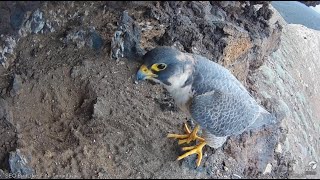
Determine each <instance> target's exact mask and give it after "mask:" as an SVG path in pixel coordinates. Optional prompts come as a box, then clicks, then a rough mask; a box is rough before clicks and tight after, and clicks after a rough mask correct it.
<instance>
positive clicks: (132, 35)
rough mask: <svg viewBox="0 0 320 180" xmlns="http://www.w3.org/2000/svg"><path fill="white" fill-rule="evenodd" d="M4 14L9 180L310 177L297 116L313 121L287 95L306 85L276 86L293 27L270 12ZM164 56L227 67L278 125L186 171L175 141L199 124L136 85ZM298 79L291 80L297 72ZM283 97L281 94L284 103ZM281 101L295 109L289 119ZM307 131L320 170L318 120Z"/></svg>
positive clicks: (192, 7) (185, 7)
mask: <svg viewBox="0 0 320 180" xmlns="http://www.w3.org/2000/svg"><path fill="white" fill-rule="evenodd" d="M259 3H260V4H259ZM0 8H1V9H0V23H1V24H2V25H3V26H2V27H1V28H0V33H1V40H0V52H1V53H0V61H1V63H2V65H3V66H2V67H0V79H1V81H0V90H1V91H0V92H1V98H0V105H1V106H0V108H1V109H0V134H1V139H0V149H1V150H0V177H22V176H23V177H31V178H77V177H79V178H244V177H246V178H261V177H266V178H279V177H280V178H287V177H291V176H293V175H295V174H297V173H298V174H301V173H300V172H298V171H296V169H297V168H295V167H297V166H296V165H295V162H296V161H295V159H297V157H298V156H299V153H300V152H301V151H302V150H303V149H302V150H301V151H295V150H293V151H292V149H295V148H293V147H291V145H292V144H295V139H298V140H299V138H300V136H295V137H296V138H294V136H290V133H291V134H297V133H298V132H299V129H297V128H295V127H293V126H292V123H291V120H290V117H293V118H295V117H296V116H295V114H294V113H293V112H295V111H297V113H296V115H297V116H298V117H300V118H302V117H303V115H301V114H302V113H303V114H304V116H307V114H306V113H309V114H310V112H308V111H307V109H305V110H306V111H303V112H302V111H301V112H302V113H301V114H299V112H300V111H299V109H298V110H297V109H295V111H293V108H294V107H296V108H298V107H299V108H300V109H303V106H298V105H296V104H294V103H293V104H290V103H289V102H291V101H290V100H292V97H291V98H290V96H289V97H286V96H285V94H286V93H285V92H286V90H287V86H290V87H292V86H297V87H296V88H297V89H299V85H300V84H299V83H297V84H295V83H293V82H291V84H290V83H286V84H285V82H283V81H280V80H278V79H276V78H274V79H272V81H271V80H270V79H266V78H267V76H266V75H265V74H267V75H268V73H269V72H270V73H272V72H273V71H275V73H278V74H279V73H280V74H281V73H282V72H283V71H284V69H285V67H284V66H281V68H282V69H283V71H281V68H279V67H278V66H271V65H274V64H275V63H274V61H273V60H272V58H273V59H274V58H275V57H277V56H276V55H277V54H276V53H277V52H278V54H279V52H282V51H287V49H288V48H289V47H291V45H292V44H294V43H291V44H290V43H289V44H290V45H287V46H285V45H280V46H279V44H280V40H281V39H280V36H281V32H282V27H285V24H284V23H283V22H282V24H281V21H280V22H279V21H277V20H278V19H277V18H276V17H278V16H272V14H273V13H272V10H270V8H269V2H268V1H267V2H263V3H262V2H259V1H257V2H256V4H253V2H248V1H244V2H237V1H234V2H210V3H209V2H0ZM125 10H126V11H125ZM285 29H286V28H285ZM285 32H290V31H285ZM291 33H294V32H291ZM284 34H285V35H290V36H292V34H290V33H289V34H288V33H284ZM281 38H282V39H285V38H283V37H281ZM307 38H309V37H307ZM287 39H290V38H287ZM310 40H311V37H310ZM288 41H289V40H288ZM159 45H168V46H174V47H176V48H178V49H180V50H182V51H186V52H192V53H197V54H201V55H203V56H205V57H208V58H210V59H212V60H213V61H215V62H218V63H220V64H222V65H224V66H225V67H227V68H228V69H230V71H232V72H233V73H234V74H235V76H236V77H237V78H238V79H239V80H240V81H241V82H242V83H243V84H244V85H245V86H246V87H247V88H248V89H249V90H250V92H251V93H252V94H253V95H254V96H255V97H256V98H257V100H258V101H259V102H261V103H262V104H263V105H264V106H265V107H266V108H267V109H268V110H269V111H271V112H273V113H274V114H275V115H276V116H277V118H278V121H279V123H278V124H276V125H274V126H271V127H268V128H265V129H263V130H261V131H257V132H246V133H244V134H242V135H241V136H236V137H231V138H230V139H228V141H227V143H226V144H225V145H224V146H223V147H222V148H220V149H211V148H209V147H205V148H204V158H203V161H202V164H201V165H200V167H198V168H195V159H196V156H195V155H193V156H190V157H188V158H186V159H184V160H181V161H176V160H175V159H176V158H177V156H178V155H180V154H181V153H182V152H181V149H180V147H179V146H178V144H177V143H176V141H174V140H171V139H167V138H166V135H167V133H174V132H175V133H178V132H180V133H182V130H183V129H182V124H183V122H185V121H187V120H189V118H188V117H186V116H185V115H184V114H182V113H181V112H180V111H178V110H177V108H176V107H175V105H174V103H173V100H172V99H171V97H170V96H169V95H168V94H167V93H166V92H165V91H164V89H162V87H161V86H159V85H151V84H150V83H147V82H144V83H142V84H135V83H134V78H135V72H136V71H137V69H138V67H139V65H140V64H141V63H140V62H139V60H140V59H141V58H140V57H141V55H143V53H144V52H145V51H147V50H149V49H151V48H153V47H156V46H159ZM282 46H284V48H282V50H281V47H282ZM278 47H280V50H278V51H276V50H277V49H278ZM316 47H319V46H316ZM274 51H276V52H275V53H273V52H274ZM272 53H273V54H272ZM315 57H316V56H315ZM279 62H280V61H279ZM284 64H285V63H284ZM295 64H296V63H292V65H295ZM302 65H303V63H302V64H301V66H302ZM277 67H278V68H277ZM268 68H269V69H272V70H270V71H268ZM290 68H291V67H290ZM290 68H288V69H285V70H288V71H287V73H284V77H282V79H285V80H288V78H287V77H286V76H285V75H288V74H289V73H297V72H291V71H290ZM261 69H262V70H261ZM265 69H267V71H265ZM271 71H272V72H271ZM266 72H267V73H266ZM285 72H286V71H285ZM298 72H300V73H302V71H298ZM272 75H274V74H272ZM274 76H276V75H274ZM291 76H293V75H291ZM291 76H290V77H291ZM276 77H278V76H276ZM306 77H308V76H306ZM271 78H272V77H271ZM292 78H295V77H292ZM276 80H278V81H276ZM268 84H269V85H270V84H271V85H272V86H267V85H268ZM315 84H316V83H315ZM288 88H289V87H288ZM275 89H280V90H279V91H281V90H282V94H273V93H275V92H277V91H275ZM297 89H294V88H292V89H291V90H290V89H289V90H290V92H291V93H295V92H297ZM316 89H317V88H316V85H314V90H316ZM306 92H309V91H306ZM279 96H280V97H282V101H280V100H281V99H280V98H278V97H279ZM268 97H273V98H268ZM303 97H304V96H303V95H301V96H298V95H297V98H296V99H297V102H296V103H298V100H299V102H300V100H301V101H303V102H304V103H305V104H308V101H307V97H305V98H303ZM308 97H309V96H308ZM274 99H278V101H275V100H274ZM279 102H284V103H285V104H287V106H288V107H290V108H289V109H284V110H283V107H285V106H281V107H280V106H278V104H279ZM304 106H307V105H304ZM311 106H312V105H310V107H311ZM312 107H313V106H312ZM315 107H316V106H315ZM315 110H316V109H315ZM312 112H313V111H312ZM315 112H316V111H315ZM290 115H291V116H290ZM310 116H311V115H310ZM313 116H314V115H313V114H312V117H313ZM308 117H309V116H308ZM314 119H316V116H314ZM314 119H312V120H314ZM303 123H305V124H306V125H303ZM280 124H281V126H280ZM297 125H299V127H300V129H302V130H303V132H307V134H306V137H305V140H304V141H301V142H300V144H301V146H303V147H308V148H307V150H305V151H303V152H305V154H304V155H305V156H303V157H301V158H302V160H301V161H303V162H301V163H300V162H299V160H298V164H297V165H298V166H299V165H302V164H303V165H305V164H306V163H309V162H307V161H309V160H310V161H315V162H318V160H317V159H315V158H313V157H316V156H317V154H316V153H317V152H319V145H318V144H319V139H317V138H319V137H315V136H314V135H315V134H316V133H314V132H316V131H317V129H316V128H318V129H319V126H317V125H316V124H314V125H311V122H310V121H309V119H308V118H307V117H305V121H303V120H301V123H300V121H299V123H297ZM284 127H291V129H292V128H294V129H293V131H292V132H291V131H290V130H288V129H290V128H284ZM297 127H298V126H297ZM308 128H311V130H312V131H311V130H310V129H308ZM309 130H310V131H309ZM288 132H289V133H288ZM298 134H299V133H298ZM309 135H310V137H309ZM314 143H316V144H314ZM279 144H280V145H279ZM288 144H289V145H288ZM287 145H288V146H287ZM307 145H308V146H307ZM312 148H313V150H312ZM280 150H281V151H280ZM310 153H311V154H310ZM309 155H310V156H309ZM305 157H308V158H309V159H307V161H306V160H304V158H305ZM299 163H300V164H299ZM312 167H314V163H313V164H312ZM295 171H296V172H295ZM312 172H313V171H312ZM318 174H319V173H318ZM18 175H20V176H18ZM303 175H304V174H303ZM312 177H313V176H312Z"/></svg>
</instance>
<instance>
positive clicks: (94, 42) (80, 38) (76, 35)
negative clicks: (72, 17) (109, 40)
mask: <svg viewBox="0 0 320 180" xmlns="http://www.w3.org/2000/svg"><path fill="white" fill-rule="evenodd" d="M64 43H67V44H68V43H73V44H75V45H76V46H77V48H79V49H80V48H83V47H85V46H88V47H90V48H91V49H94V50H100V49H101V48H102V46H103V39H102V38H101V36H100V35H99V33H98V32H97V31H96V30H95V28H90V29H87V28H80V29H72V30H70V31H69V32H68V34H67V36H66V38H65V39H64Z"/></svg>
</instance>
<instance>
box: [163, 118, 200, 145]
mask: <svg viewBox="0 0 320 180" xmlns="http://www.w3.org/2000/svg"><path fill="white" fill-rule="evenodd" d="M184 128H185V131H186V134H168V135H167V137H168V138H175V139H179V141H178V144H179V145H180V144H183V143H188V144H189V143H190V142H191V141H194V140H197V139H198V140H200V141H205V140H204V139H203V138H202V137H199V136H198V135H197V132H198V130H199V125H197V126H196V127H195V128H194V130H193V131H192V132H191V131H190V129H189V127H188V125H187V124H186V123H184Z"/></svg>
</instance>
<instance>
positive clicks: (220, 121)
mask: <svg viewBox="0 0 320 180" xmlns="http://www.w3.org/2000/svg"><path fill="white" fill-rule="evenodd" d="M144 60H145V65H146V66H147V67H149V68H150V67H151V66H152V65H153V64H155V63H166V64H168V68H167V69H165V70H164V71H159V72H154V73H156V75H157V76H156V77H155V78H150V79H151V80H154V81H156V82H159V83H162V84H163V85H164V87H165V88H166V89H167V90H168V91H169V92H170V94H171V95H172V96H173V98H174V99H175V101H176V103H177V105H178V106H179V107H180V108H181V109H182V110H183V111H184V112H186V113H188V114H190V115H191V117H192V118H193V119H194V120H195V122H197V123H198V124H199V125H200V126H201V128H202V129H203V130H204V134H203V135H204V138H205V139H206V142H208V145H209V146H211V147H214V148H218V147H220V146H222V145H223V143H224V142H225V141H226V139H227V137H228V136H230V135H237V134H241V133H242V132H244V131H246V130H251V129H257V128H261V126H263V125H265V124H271V123H275V120H276V119H275V117H274V116H273V115H271V114H270V113H269V112H267V111H266V110H265V109H264V108H263V107H261V106H260V105H259V104H258V103H257V102H256V101H255V99H254V98H253V97H252V96H251V95H250V93H249V92H248V91H247V90H246V88H245V87H244V86H243V85H242V84H241V82H239V81H238V80H237V78H236V77H235V76H233V75H232V73H231V72H230V71H229V70H227V69H226V68H224V67H222V66H221V65H219V64H217V63H215V62H213V61H210V60H208V59H207V58H205V57H202V56H199V55H193V54H189V53H182V52H180V51H177V50H175V49H173V48H170V47H159V48H155V49H154V50H152V51H149V52H148V53H147V54H146V55H145V57H144ZM138 74H139V77H142V76H141V75H142V72H139V73H138Z"/></svg>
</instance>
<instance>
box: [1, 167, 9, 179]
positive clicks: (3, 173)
mask: <svg viewBox="0 0 320 180" xmlns="http://www.w3.org/2000/svg"><path fill="white" fill-rule="evenodd" d="M0 179H8V176H7V174H5V172H3V170H2V169H0Z"/></svg>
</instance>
